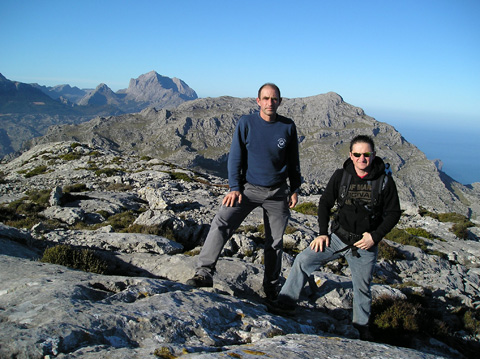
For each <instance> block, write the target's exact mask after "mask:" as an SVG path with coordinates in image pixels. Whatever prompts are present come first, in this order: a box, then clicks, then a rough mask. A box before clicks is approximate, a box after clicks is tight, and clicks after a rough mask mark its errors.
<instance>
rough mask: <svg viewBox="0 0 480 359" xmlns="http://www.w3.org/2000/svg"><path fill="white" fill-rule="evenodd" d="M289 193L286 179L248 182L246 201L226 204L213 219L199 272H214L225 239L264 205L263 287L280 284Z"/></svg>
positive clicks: (244, 197)
mask: <svg viewBox="0 0 480 359" xmlns="http://www.w3.org/2000/svg"><path fill="white" fill-rule="evenodd" d="M289 194H290V192H289V189H288V185H287V184H286V183H284V184H281V185H279V186H276V187H261V186H255V185H252V184H250V183H246V184H245V189H244V190H243V192H242V202H241V203H238V202H237V203H235V205H234V206H233V207H226V206H224V205H222V206H221V207H220V210H219V211H218V213H217V214H216V216H215V218H214V219H213V221H212V224H211V227H210V231H209V232H208V235H207V238H206V239H205V243H204V245H203V247H202V251H201V252H200V255H199V258H198V264H197V269H196V274H200V275H203V276H207V277H208V276H210V277H211V276H213V273H214V272H215V266H216V263H217V261H218V258H219V257H220V253H221V251H222V249H223V247H224V246H225V243H227V241H228V239H229V238H230V237H231V236H232V234H233V233H234V232H235V230H236V229H237V228H238V227H239V226H240V224H241V223H242V222H243V220H244V219H245V218H246V217H247V216H248V214H250V212H252V211H253V210H254V209H255V208H257V207H262V209H263V222H264V226H265V250H264V264H265V272H264V279H263V287H264V288H265V289H266V290H273V289H274V288H276V286H277V285H278V283H279V278H280V272H281V269H282V253H283V233H284V232H285V228H286V226H287V223H288V219H289V218H290V209H289V207H288V197H289Z"/></svg>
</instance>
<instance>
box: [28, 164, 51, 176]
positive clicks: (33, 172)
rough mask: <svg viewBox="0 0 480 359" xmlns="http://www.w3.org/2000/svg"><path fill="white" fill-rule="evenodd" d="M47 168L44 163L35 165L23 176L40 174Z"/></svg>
mask: <svg viewBox="0 0 480 359" xmlns="http://www.w3.org/2000/svg"><path fill="white" fill-rule="evenodd" d="M47 170H48V168H47V166H45V165H42V166H37V167H35V168H34V169H33V170H31V171H30V172H27V173H25V175H24V176H25V178H30V177H33V176H37V175H40V174H42V173H46V172H47Z"/></svg>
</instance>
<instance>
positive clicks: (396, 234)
mask: <svg viewBox="0 0 480 359" xmlns="http://www.w3.org/2000/svg"><path fill="white" fill-rule="evenodd" d="M385 238H386V239H388V240H390V241H393V242H397V243H400V244H405V245H409V246H414V247H418V248H420V249H422V250H423V251H426V250H427V245H426V244H425V241H424V240H422V239H420V238H418V237H415V236H412V235H411V234H410V233H407V232H406V231H405V230H403V229H399V228H394V229H392V230H391V231H390V233H388V234H387V235H386V236H385Z"/></svg>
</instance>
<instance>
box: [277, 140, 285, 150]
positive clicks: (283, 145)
mask: <svg viewBox="0 0 480 359" xmlns="http://www.w3.org/2000/svg"><path fill="white" fill-rule="evenodd" d="M286 145H287V140H286V139H284V138H279V139H278V140H277V146H278V148H285V146H286Z"/></svg>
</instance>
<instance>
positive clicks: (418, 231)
mask: <svg viewBox="0 0 480 359" xmlns="http://www.w3.org/2000/svg"><path fill="white" fill-rule="evenodd" d="M405 231H406V232H407V233H409V234H411V235H412V236H416V237H423V238H427V239H436V238H437V236H435V235H433V234H431V233H430V232H428V231H427V230H425V229H423V228H412V227H410V228H406V229H405Z"/></svg>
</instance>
